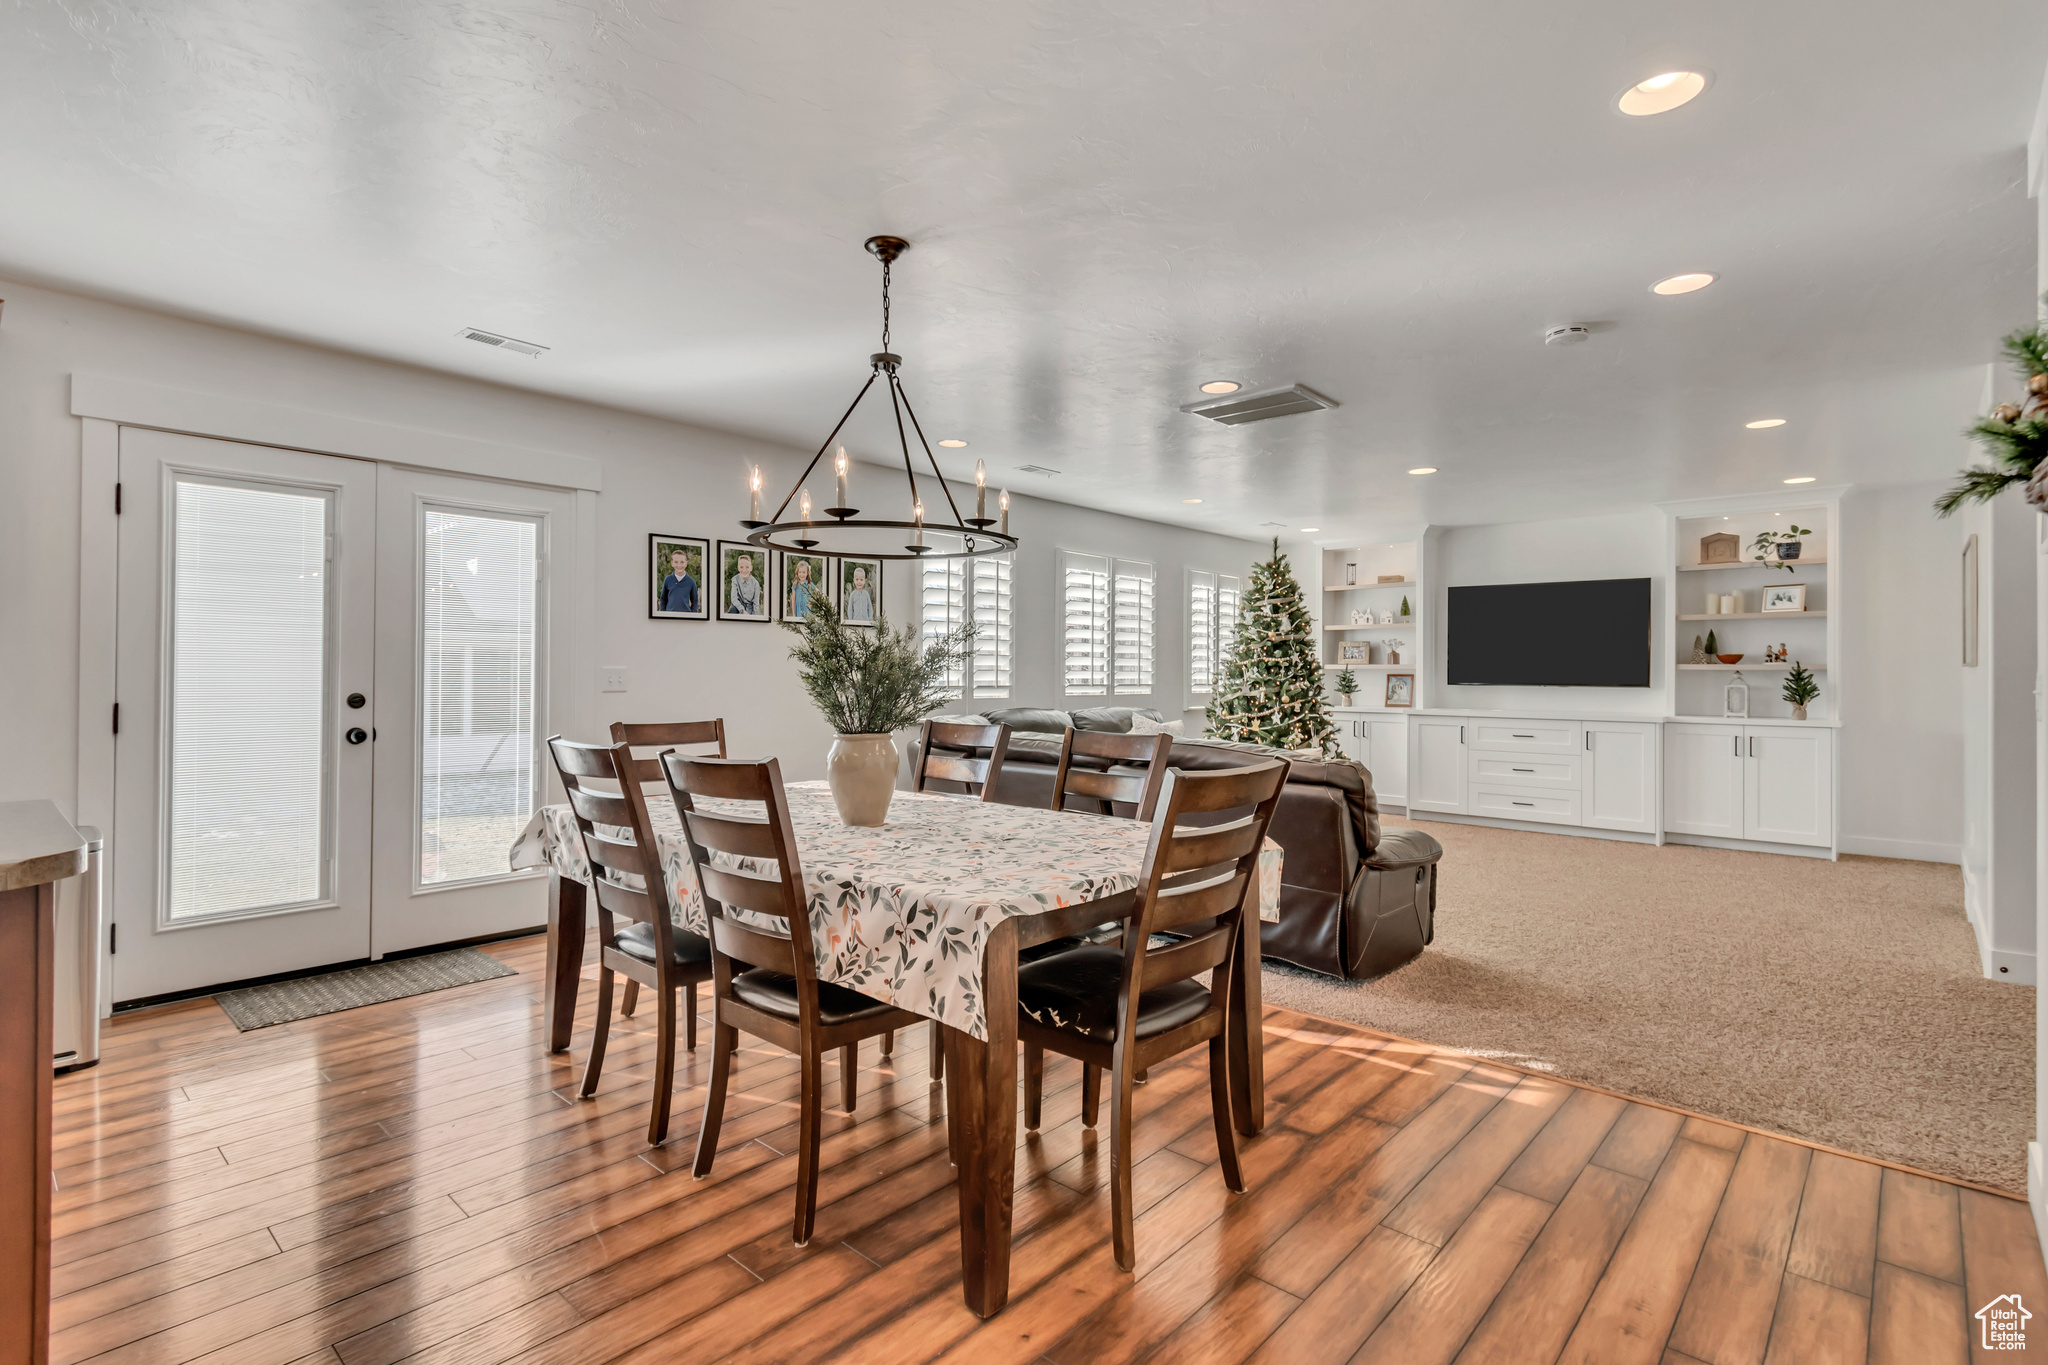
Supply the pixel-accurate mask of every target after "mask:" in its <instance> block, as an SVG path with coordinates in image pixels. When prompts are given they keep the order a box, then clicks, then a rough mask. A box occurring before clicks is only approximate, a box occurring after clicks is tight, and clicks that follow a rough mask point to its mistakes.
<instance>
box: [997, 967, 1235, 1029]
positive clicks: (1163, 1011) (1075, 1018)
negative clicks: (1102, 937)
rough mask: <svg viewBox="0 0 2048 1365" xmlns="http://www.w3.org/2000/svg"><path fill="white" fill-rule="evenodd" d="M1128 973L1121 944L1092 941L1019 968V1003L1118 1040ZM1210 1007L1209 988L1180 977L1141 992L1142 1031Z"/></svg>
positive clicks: (1035, 1016) (1048, 1019)
mask: <svg viewBox="0 0 2048 1365" xmlns="http://www.w3.org/2000/svg"><path fill="white" fill-rule="evenodd" d="M1123 977H1124V954H1123V950H1122V949H1121V948H1111V947H1108V946H1107V945H1104V944H1099V943H1090V944H1086V945H1084V946H1082V947H1079V948H1074V949H1071V950H1069V951H1067V952H1064V953H1061V954H1059V955H1058V956H1056V957H1049V958H1046V959H1045V960H1043V961H1041V962H1034V963H1032V964H1030V965H1029V966H1026V967H1020V968H1018V969H1017V1004H1018V1006H1019V1007H1020V1008H1021V1009H1022V1010H1023V1011H1024V1013H1025V1014H1027V1015H1029V1016H1030V1017H1031V1019H1032V1020H1033V1021H1034V1022H1035V1023H1038V1024H1040V1025H1043V1026H1044V1027H1046V1028H1056V1029H1058V1030H1060V1031H1061V1032H1062V1033H1072V1034H1076V1035H1078V1036H1080V1037H1083V1038H1092V1039H1094V1040H1095V1041H1096V1042H1098V1043H1108V1042H1114V1041H1115V1040H1116V992H1117V987H1118V986H1119V985H1120V984H1121V983H1122V981H1123ZM1207 1008H1209V992H1208V991H1206V990H1204V989H1203V988H1202V987H1200V986H1198V985H1196V984H1195V983H1194V982H1192V981H1176V982H1174V983H1173V984H1171V985H1168V986H1160V987H1159V988H1157V989H1156V990H1149V991H1146V992H1145V993H1144V994H1143V995H1141V996H1139V997H1138V1036H1139V1037H1140V1038H1150V1037H1151V1036H1152V1035H1154V1034H1155V1033H1165V1032H1166V1031H1167V1030H1169V1029H1175V1028H1179V1027H1180V1026H1181V1025H1182V1024H1185V1023H1187V1022H1188V1021H1189V1020H1190V1019H1193V1018H1195V1017H1196V1016H1198V1015H1200V1014H1201V1013H1202V1011H1203V1010H1206V1009H1207Z"/></svg>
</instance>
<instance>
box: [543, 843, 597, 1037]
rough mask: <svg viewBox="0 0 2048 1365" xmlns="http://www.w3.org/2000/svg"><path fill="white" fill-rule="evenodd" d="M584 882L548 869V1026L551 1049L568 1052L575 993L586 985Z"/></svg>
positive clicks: (586, 893)
mask: <svg viewBox="0 0 2048 1365" xmlns="http://www.w3.org/2000/svg"><path fill="white" fill-rule="evenodd" d="M588 898H589V892H588V891H587V890H586V889H585V887H584V885H583V883H582V882H579V881H577V880H576V879H575V878H573V877H564V876H563V875H562V874H561V873H559V872H557V871H555V869H554V868H552V867H550V868H549V869H548V958H547V979H546V982H545V985H544V987H543V989H544V990H545V992H546V996H547V1015H546V1026H547V1036H548V1051H549V1052H567V1051H568V1050H569V1034H570V1032H571V1031H572V1030H573V1029H574V1028H575V1027H576V993H577V991H578V990H579V989H580V988H581V987H582V985H583V930H584V917H585V911H584V905H585V902H586V901H587V900H588Z"/></svg>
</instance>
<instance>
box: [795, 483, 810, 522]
mask: <svg viewBox="0 0 2048 1365" xmlns="http://www.w3.org/2000/svg"><path fill="white" fill-rule="evenodd" d="M796 505H797V507H798V508H800V509H801V515H802V517H803V519H804V520H805V521H809V520H810V519H811V490H810V489H808V488H806V489H805V490H804V491H803V492H802V494H800V495H799V496H798V498H797V500H796Z"/></svg>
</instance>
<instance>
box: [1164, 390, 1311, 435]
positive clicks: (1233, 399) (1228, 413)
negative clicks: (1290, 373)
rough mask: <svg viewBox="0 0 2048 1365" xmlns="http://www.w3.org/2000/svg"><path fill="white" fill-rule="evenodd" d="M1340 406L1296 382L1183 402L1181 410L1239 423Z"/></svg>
mask: <svg viewBox="0 0 2048 1365" xmlns="http://www.w3.org/2000/svg"><path fill="white" fill-rule="evenodd" d="M1336 406H1337V404H1336V401H1335V400H1334V399H1329V398H1325V397H1323V396H1322V395H1321V394H1319V393H1317V392H1316V391H1315V390H1314V389H1309V388H1304V387H1303V386H1301V385H1300V384H1294V385H1290V386H1289V387H1287V388H1284V389H1270V390H1268V391H1267V392H1265V393H1233V394H1230V395H1229V396H1228V397H1223V398H1204V399H1203V400H1202V401H1201V402H1199V403H1188V404H1185V405H1183V406H1182V408H1181V411H1182V412H1192V413H1193V414H1194V415H1195V416H1197V417H1206V418H1208V419H1209V420H1210V421H1212V422H1221V423H1222V424H1223V425H1224V426H1226V427H1239V426H1243V425H1244V424H1245V423H1246V422H1263V421H1265V420H1266V419H1267V418H1268V417H1292V416H1293V415H1294V414H1295V413H1297V412H1320V411H1322V410H1323V409H1324V408H1334V407H1336Z"/></svg>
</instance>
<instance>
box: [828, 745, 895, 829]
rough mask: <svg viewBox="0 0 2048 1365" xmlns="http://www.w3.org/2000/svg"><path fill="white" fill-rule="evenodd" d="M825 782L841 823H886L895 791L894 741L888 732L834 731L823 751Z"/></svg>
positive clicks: (871, 824)
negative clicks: (848, 733)
mask: <svg viewBox="0 0 2048 1365" xmlns="http://www.w3.org/2000/svg"><path fill="white" fill-rule="evenodd" d="M825 782H826V785H827V786H829V787H831V788H832V801H833V804H834V805H836V806H838V807H839V819H840V822H841V823H843V824H848V825H867V826H874V825H882V824H886V823H887V822H888V819H889V802H890V800H891V799H892V798H893V797H894V796H895V795H896V741H895V740H894V739H892V738H890V737H889V736H888V735H834V736H833V737H832V750H831V752H830V753H828V754H826V755H825Z"/></svg>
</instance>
